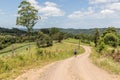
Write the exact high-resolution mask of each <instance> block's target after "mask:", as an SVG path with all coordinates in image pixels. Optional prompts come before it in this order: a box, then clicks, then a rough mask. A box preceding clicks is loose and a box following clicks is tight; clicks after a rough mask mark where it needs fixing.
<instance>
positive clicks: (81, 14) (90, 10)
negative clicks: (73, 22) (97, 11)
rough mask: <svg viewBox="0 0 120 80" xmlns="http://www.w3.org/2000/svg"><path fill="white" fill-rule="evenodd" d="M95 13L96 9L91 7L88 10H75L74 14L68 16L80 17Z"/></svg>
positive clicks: (72, 17)
mask: <svg viewBox="0 0 120 80" xmlns="http://www.w3.org/2000/svg"><path fill="white" fill-rule="evenodd" d="M93 14H94V10H92V8H91V7H89V8H88V10H87V11H75V12H73V13H72V14H70V15H68V18H71V19H80V18H83V17H87V16H90V15H93Z"/></svg>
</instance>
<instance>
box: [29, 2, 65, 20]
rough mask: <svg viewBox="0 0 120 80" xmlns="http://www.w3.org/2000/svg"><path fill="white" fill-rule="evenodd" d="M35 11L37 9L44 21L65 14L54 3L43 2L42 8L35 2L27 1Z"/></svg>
mask: <svg viewBox="0 0 120 80" xmlns="http://www.w3.org/2000/svg"><path fill="white" fill-rule="evenodd" d="M28 1H29V2H30V3H31V4H32V5H33V6H34V7H35V8H36V9H38V11H39V13H40V14H41V16H42V17H43V18H44V19H47V17H50V16H63V15H64V14H65V12H64V11H62V10H61V9H60V8H59V6H58V5H57V4H56V3H53V2H48V1H47V2H45V3H44V6H42V5H39V3H38V2H37V1H36V0H28Z"/></svg>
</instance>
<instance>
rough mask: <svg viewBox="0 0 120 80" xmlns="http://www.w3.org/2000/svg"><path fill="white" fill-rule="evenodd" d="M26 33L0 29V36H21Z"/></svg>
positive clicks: (15, 29)
mask: <svg viewBox="0 0 120 80" xmlns="http://www.w3.org/2000/svg"><path fill="white" fill-rule="evenodd" d="M26 33H27V32H26V31H23V30H20V29H17V28H13V29H8V28H1V27H0V34H5V35H21V34H26Z"/></svg>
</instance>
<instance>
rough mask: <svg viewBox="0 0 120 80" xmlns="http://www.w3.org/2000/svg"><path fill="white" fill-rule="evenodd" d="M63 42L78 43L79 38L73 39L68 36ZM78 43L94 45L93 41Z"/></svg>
mask: <svg viewBox="0 0 120 80" xmlns="http://www.w3.org/2000/svg"><path fill="white" fill-rule="evenodd" d="M64 42H67V43H74V44H79V40H78V39H74V38H68V39H66V40H64ZM80 45H86V46H94V43H93V42H90V44H87V43H82V42H80Z"/></svg>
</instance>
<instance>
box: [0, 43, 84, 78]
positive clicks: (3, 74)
mask: <svg viewBox="0 0 120 80" xmlns="http://www.w3.org/2000/svg"><path fill="white" fill-rule="evenodd" d="M76 48H78V46H76V45H74V44H66V43H56V44H54V45H53V46H51V47H47V48H37V47H36V45H34V46H32V47H31V54H28V52H27V51H26V50H24V49H23V51H22V53H21V54H18V55H16V56H15V57H9V56H6V57H2V58H1V59H0V80H10V79H15V78H16V77H17V76H18V75H20V74H22V73H24V72H25V71H26V70H29V69H32V68H36V67H42V66H44V65H46V64H48V63H51V62H54V61H57V60H62V59H66V58H68V57H71V56H73V50H74V49H76ZM78 52H79V53H83V52H84V49H83V48H81V50H78Z"/></svg>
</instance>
